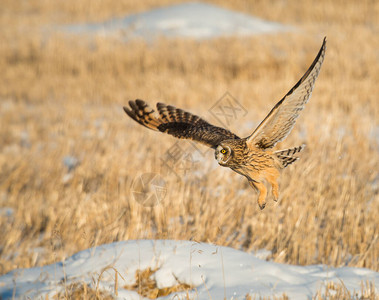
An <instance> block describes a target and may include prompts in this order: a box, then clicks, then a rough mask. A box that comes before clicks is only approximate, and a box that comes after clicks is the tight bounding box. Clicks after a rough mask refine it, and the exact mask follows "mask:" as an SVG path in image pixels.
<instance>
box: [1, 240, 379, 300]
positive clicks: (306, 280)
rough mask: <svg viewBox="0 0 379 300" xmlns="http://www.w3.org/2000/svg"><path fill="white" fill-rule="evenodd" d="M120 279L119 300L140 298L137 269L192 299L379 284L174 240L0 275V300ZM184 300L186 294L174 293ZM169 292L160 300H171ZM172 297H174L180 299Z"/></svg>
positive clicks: (366, 275)
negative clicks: (327, 285) (185, 287)
mask: <svg viewBox="0 0 379 300" xmlns="http://www.w3.org/2000/svg"><path fill="white" fill-rule="evenodd" d="M109 267H113V268H114V269H116V270H117V271H118V272H119V273H120V274H121V275H122V279H120V277H119V283H118V297H119V299H141V296H140V295H138V294H137V293H136V292H135V291H130V290H126V289H125V288H123V287H125V286H130V285H133V284H135V273H136V271H137V270H145V269H147V268H151V269H158V271H157V272H155V273H154V274H153V276H154V280H155V281H156V283H157V286H158V287H169V286H173V285H177V284H178V283H181V284H188V285H191V286H195V288H194V289H193V290H192V291H190V295H192V296H193V297H194V298H196V299H210V297H211V299H224V296H225V297H226V299H245V296H246V294H250V295H252V296H258V297H263V296H271V297H272V296H282V295H283V293H285V294H286V295H287V296H289V297H290V299H306V298H311V297H312V296H314V295H315V294H316V292H317V291H318V290H319V289H320V288H321V287H323V286H325V283H326V282H330V281H334V282H336V283H340V282H341V281H343V283H344V285H345V286H346V288H347V289H348V290H349V291H351V292H353V291H356V292H359V291H360V289H361V281H362V280H363V281H366V280H369V281H374V283H375V286H379V273H377V272H374V271H371V270H368V269H363V268H350V267H341V268H329V267H327V266H324V265H313V266H292V265H285V264H278V263H274V262H269V261H265V260H262V259H259V258H257V257H256V256H254V255H252V254H249V253H246V252H242V251H238V250H235V249H232V248H227V247H220V246H216V245H211V244H205V243H196V242H191V241H172V240H157V241H153V240H137V241H124V242H117V243H112V244H108V245H102V246H98V247H96V248H92V249H87V250H84V251H81V252H79V253H77V254H75V255H73V256H71V257H70V258H68V259H66V260H65V261H64V262H58V263H55V264H51V265H48V266H44V267H36V268H31V269H17V270H14V271H12V272H9V273H8V274H6V275H3V276H1V277H0V298H1V299H11V298H12V295H15V298H32V299H34V298H36V297H43V298H45V296H46V295H48V296H49V297H51V296H53V295H55V294H56V293H57V292H58V291H60V290H62V289H63V288H64V285H63V283H64V282H65V280H66V285H69V284H70V283H72V282H78V281H79V282H85V283H87V284H89V285H90V286H92V287H95V284H96V283H97V281H98V278H99V274H101V273H102V271H103V270H104V269H105V268H108V269H107V270H106V271H105V272H104V273H102V276H101V280H100V284H99V286H100V287H101V289H103V290H108V291H113V290H114V275H115V274H114V273H115V272H114V269H112V268H109ZM175 294H177V295H178V296H179V298H175V299H181V297H180V296H182V297H183V298H185V297H184V296H185V292H177V293H175ZM174 296H175V295H174V294H171V295H168V296H165V297H160V298H159V299H173V297H174ZM178 296H176V297H178Z"/></svg>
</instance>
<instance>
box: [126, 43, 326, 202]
mask: <svg viewBox="0 0 379 300" xmlns="http://www.w3.org/2000/svg"><path fill="white" fill-rule="evenodd" d="M325 50H326V38H324V41H323V44H322V46H321V49H320V51H319V52H318V54H317V56H316V58H315V59H314V61H313V63H312V65H311V66H310V67H309V69H308V70H307V71H306V72H305V74H304V75H303V77H302V78H301V79H300V80H299V81H298V82H297V83H296V85H295V86H294V87H293V88H292V89H291V90H290V91H289V92H288V93H287V94H286V95H285V96H284V97H283V98H282V99H281V100H280V101H279V102H278V103H277V104H276V105H275V106H274V108H273V109H272V110H271V111H270V113H269V114H268V115H267V116H266V118H265V119H264V120H263V121H262V122H261V123H260V124H259V126H258V127H257V128H256V129H255V131H254V132H253V133H252V134H251V135H250V136H248V137H246V138H239V137H238V136H237V135H235V134H234V133H232V132H230V131H229V130H227V129H224V128H221V127H217V126H214V125H211V124H209V123H208V122H207V121H205V120H203V119H202V118H200V117H198V116H196V115H193V114H191V113H189V112H186V111H184V110H181V109H178V108H175V107H173V106H170V105H165V104H163V103H157V110H158V115H156V114H155V111H154V110H153V109H152V108H150V107H149V106H148V105H147V104H146V103H145V102H144V101H143V100H139V99H137V100H135V101H129V105H130V108H127V107H124V110H125V112H126V113H127V114H128V115H129V116H130V117H131V118H132V119H134V120H135V121H137V122H138V123H140V124H141V125H143V126H145V127H147V128H150V129H153V130H156V131H161V132H166V133H168V134H171V135H173V136H175V137H177V138H182V139H191V140H194V141H198V142H201V143H203V144H205V145H207V146H209V147H211V148H213V149H215V158H216V160H217V161H218V163H219V164H220V165H221V166H224V167H229V168H231V169H232V170H233V171H235V172H237V173H239V174H241V175H243V176H245V177H246V178H247V180H248V181H249V184H250V185H251V186H252V187H253V188H254V189H255V190H257V191H258V193H259V196H258V204H259V207H260V208H261V209H263V208H264V207H265V205H266V196H267V188H266V186H265V184H264V182H265V181H266V182H268V183H269V184H270V185H271V187H272V195H273V197H274V200H277V199H278V197H279V187H278V183H277V179H278V177H279V175H280V173H279V170H280V169H283V168H285V167H286V166H288V165H289V164H291V163H293V162H294V161H296V160H297V159H298V157H296V156H294V155H295V154H296V153H298V152H300V151H301V150H303V149H304V145H302V146H299V147H294V148H291V149H285V150H279V151H272V150H271V148H273V147H274V146H275V145H276V143H278V142H280V141H282V140H283V139H285V138H286V137H287V135H288V134H289V133H290V132H291V130H292V128H293V126H294V124H295V121H296V119H297V117H298V116H299V113H300V111H302V110H303V109H304V106H305V104H306V103H307V102H308V100H309V98H310V96H311V94H312V90H313V87H314V83H315V81H316V79H317V76H318V74H319V72H320V69H321V65H322V63H323V61H324V56H325Z"/></svg>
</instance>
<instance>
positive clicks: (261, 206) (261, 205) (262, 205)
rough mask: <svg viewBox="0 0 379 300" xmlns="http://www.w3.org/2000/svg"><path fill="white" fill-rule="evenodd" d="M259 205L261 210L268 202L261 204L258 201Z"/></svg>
mask: <svg viewBox="0 0 379 300" xmlns="http://www.w3.org/2000/svg"><path fill="white" fill-rule="evenodd" d="M258 205H259V208H260V209H261V210H263V209H264V208H265V207H266V203H263V204H259V203H258Z"/></svg>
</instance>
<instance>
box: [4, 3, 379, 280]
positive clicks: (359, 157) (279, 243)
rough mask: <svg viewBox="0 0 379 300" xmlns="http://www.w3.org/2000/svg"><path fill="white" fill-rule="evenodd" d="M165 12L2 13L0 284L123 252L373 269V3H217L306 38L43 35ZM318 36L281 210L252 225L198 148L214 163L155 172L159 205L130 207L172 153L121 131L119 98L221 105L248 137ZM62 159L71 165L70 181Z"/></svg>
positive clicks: (239, 184) (244, 192)
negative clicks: (249, 254) (145, 246)
mask: <svg viewBox="0 0 379 300" xmlns="http://www.w3.org/2000/svg"><path fill="white" fill-rule="evenodd" d="M171 2H173V1H168V0H164V1H160V0H150V1H146V2H145V3H143V4H142V3H140V2H139V1H126V0H124V1H113V2H112V1H92V0H91V1H90V0H85V1H74V0H69V1H37V0H32V1H23V2H21V1H13V0H5V1H2V9H1V10H0V26H1V30H0V40H1V43H0V69H1V72H0V207H2V208H5V207H6V208H11V209H13V214H8V215H7V214H6V213H5V210H4V209H2V212H1V213H0V232H1V238H0V275H1V274H4V273H6V272H8V271H10V270H13V269H15V268H26V267H33V266H42V265H45V264H49V263H53V262H56V261H60V260H62V259H64V258H65V257H67V256H70V255H72V254H74V253H75V252H77V251H79V250H82V249H86V248H88V247H91V246H94V245H99V244H103V243H110V242H113V241H120V240H128V239H187V240H195V241H205V242H211V243H215V244H219V245H224V246H230V247H233V248H236V249H243V250H246V251H252V250H257V249H262V248H265V249H267V250H270V251H272V255H271V256H270V259H272V260H274V261H277V262H283V263H290V264H301V265H305V264H319V263H323V264H328V265H332V266H345V265H348V266H355V267H366V268H370V269H372V270H375V271H379V226H378V225H379V221H378V212H379V85H378V80H379V52H378V51H379V22H378V19H377V16H378V15H379V2H378V1H368V0H367V1H359V2H358V1H327V0H322V1H317V2H313V1H310V0H306V1H292V0H291V1H286V2H283V1H242V0H240V1H233V2H229V1H226V0H219V1H211V3H214V4H217V5H221V6H223V7H226V8H230V9H233V10H237V11H244V12H246V13H249V14H252V15H255V16H258V17H261V18H264V19H267V20H271V21H277V22H281V23H285V24H289V25H292V26H295V27H297V28H298V29H299V30H298V31H296V32H292V33H280V34H270V35H259V36H255V37H251V38H244V39H227V38H223V39H217V40H210V41H203V42H198V41H190V40H167V39H160V40H159V41H158V42H156V43H154V44H146V43H145V42H143V41H133V42H129V43H124V42H121V41H119V40H116V39H111V38H100V37H98V38H96V39H94V40H90V39H85V38H83V37H78V36H75V35H72V36H69V35H67V34H62V33H61V34H58V33H56V34H49V35H48V36H47V34H46V33H45V31H44V30H43V29H44V28H48V27H51V26H52V25H61V24H69V23H72V22H79V21H80V22H84V21H102V20H106V19H108V18H110V17H114V16H123V15H126V14H129V13H132V12H138V11H142V10H145V9H148V8H153V7H157V6H161V5H164V4H168V3H171ZM175 2H178V1H175ZM324 35H326V36H327V37H328V45H327V47H328V48H327V53H326V58H325V62H324V65H323V68H322V70H321V73H320V76H319V78H318V80H317V82H316V86H315V90H314V93H313V95H312V98H311V100H310V102H309V103H308V104H307V106H306V109H305V110H304V112H303V113H302V114H301V115H300V118H299V119H298V121H297V124H296V126H295V128H294V130H293V131H292V133H291V135H290V136H289V137H288V138H287V139H286V140H285V141H284V142H282V143H281V144H280V145H278V147H277V148H278V149H279V148H285V147H290V146H297V145H301V144H302V143H306V144H307V148H306V150H305V151H304V154H303V155H302V158H301V160H300V161H299V162H297V163H295V164H293V165H291V166H290V167H288V168H287V169H285V170H284V171H283V173H282V176H281V181H280V200H279V202H278V203H275V202H273V201H269V202H268V204H267V206H266V208H265V209H264V210H263V211H261V210H260V209H259V208H258V205H257V202H256V199H257V195H256V193H255V192H254V191H253V190H252V189H251V188H250V187H249V186H248V185H247V183H246V181H245V180H244V179H243V178H242V177H241V176H239V175H237V174H235V173H233V172H232V171H231V170H228V169H225V168H221V167H219V168H214V163H213V162H212V161H213V160H214V156H213V153H212V152H211V151H208V152H205V150H206V149H205V148H202V146H199V149H200V150H201V151H204V152H205V154H204V162H208V161H209V163H201V166H199V165H197V166H196V170H194V171H196V172H194V171H192V170H189V172H187V174H185V176H184V175H183V178H182V179H181V180H178V179H177V176H176V175H175V174H173V173H169V172H167V173H165V174H162V176H163V178H164V180H165V181H166V188H167V195H166V196H165V197H164V199H163V201H162V202H160V203H159V204H158V205H155V206H153V207H146V206H143V205H141V204H140V203H137V202H136V201H135V200H134V198H133V197H132V193H131V187H132V183H133V181H134V180H135V178H136V176H138V175H140V174H143V173H147V172H156V173H160V165H161V163H160V158H161V157H163V156H164V155H165V153H166V152H167V151H168V150H169V149H170V147H172V146H173V145H175V143H176V140H175V139H174V138H172V137H170V136H166V135H162V134H158V133H155V132H152V131H148V130H147V129H145V128H143V127H141V126H139V125H138V124H136V123H135V122H133V121H132V120H131V119H129V118H128V117H127V116H126V115H125V114H124V112H123V110H122V106H123V105H126V104H127V101H128V100H130V99H135V98H141V99H144V100H146V101H148V102H149V103H150V104H155V102H156V101H162V102H166V103H168V104H172V105H175V106H178V107H181V108H184V109H186V110H189V111H191V112H194V113H197V114H199V115H201V116H204V117H205V118H206V119H208V120H209V121H210V122H213V123H217V121H216V120H215V119H212V115H211V114H210V112H209V109H210V108H211V107H212V106H213V105H214V104H215V103H216V102H217V101H218V100H219V99H220V98H221V97H222V96H223V95H224V94H225V92H229V93H230V95H232V96H233V97H234V98H235V99H237V100H238V102H239V103H241V105H242V106H243V107H244V108H245V109H246V110H247V114H246V115H245V116H242V117H241V118H239V119H238V120H236V121H235V122H233V123H232V124H231V126H230V128H231V129H232V130H233V131H235V132H236V133H237V134H238V135H240V136H247V135H248V134H249V133H250V132H251V131H252V130H253V129H254V126H255V125H257V124H258V122H259V121H260V120H261V119H262V118H263V117H264V116H265V115H266V114H267V113H268V112H269V110H270V109H271V108H272V106H273V105H274V104H275V103H276V102H277V101H278V100H280V98H281V97H282V96H283V95H284V94H285V93H286V92H287V91H288V90H289V89H290V88H291V87H292V85H293V84H295V83H296V81H297V80H298V79H299V78H300V77H301V76H302V74H303V73H304V72H305V70H306V69H307V68H308V66H309V65H310V63H311V62H312V60H313V58H314V57H315V55H316V54H317V51H318V50H319V47H320V46H321V42H322V38H323V37H324ZM179 145H181V146H182V147H183V148H185V147H186V146H187V145H188V144H187V142H184V141H181V142H180V144H179ZM67 157H74V158H76V159H77V164H76V165H73V166H72V168H71V169H70V170H69V168H68V167H67V166H66V165H65V164H64V159H65V158H66V161H67ZM178 172H179V171H178ZM199 172H200V173H201V180H200V181H198V180H197V177H195V175H194V174H195V173H196V174H198V173H199ZM179 175H181V173H180V172H179Z"/></svg>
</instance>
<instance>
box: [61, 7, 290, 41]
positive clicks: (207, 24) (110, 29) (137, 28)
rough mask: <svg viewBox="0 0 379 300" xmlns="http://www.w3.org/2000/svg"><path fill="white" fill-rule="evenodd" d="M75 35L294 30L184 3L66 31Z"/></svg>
mask: <svg viewBox="0 0 379 300" xmlns="http://www.w3.org/2000/svg"><path fill="white" fill-rule="evenodd" d="M64 29H65V30H68V31H70V32H73V33H87V34H101V35H115V34H116V35H117V34H119V35H121V38H123V39H125V40H128V39H131V38H136V37H138V38H143V39H145V40H148V41H150V40H153V39H155V38H157V37H160V36H164V37H169V38H170V37H185V38H195V39H210V38H216V37H221V36H248V35H256V34H263V33H274V32H283V31H290V30H293V28H292V27H290V26H286V25H282V24H279V23H275V22H269V21H266V20H262V19H259V18H256V17H253V16H250V15H247V14H244V13H240V12H234V11H231V10H228V9H224V8H221V7H218V6H215V5H211V4H206V3H197V2H193V3H192V2H190V3H183V4H177V5H171V6H166V7H161V8H157V9H153V10H150V11H147V12H143V13H138V14H132V15H129V16H126V17H124V18H117V19H111V20H109V21H106V22H103V23H92V24H75V25H70V26H66V27H64Z"/></svg>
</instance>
